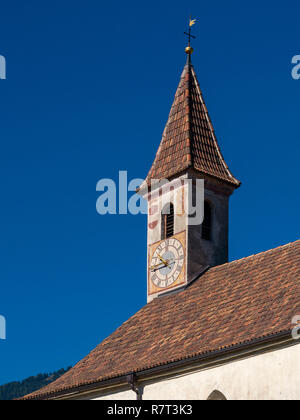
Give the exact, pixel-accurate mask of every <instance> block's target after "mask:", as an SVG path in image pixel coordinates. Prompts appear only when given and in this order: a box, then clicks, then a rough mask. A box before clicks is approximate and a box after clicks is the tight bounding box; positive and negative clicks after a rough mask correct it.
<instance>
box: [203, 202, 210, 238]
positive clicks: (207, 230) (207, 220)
mask: <svg viewBox="0 0 300 420" xmlns="http://www.w3.org/2000/svg"><path fill="white" fill-rule="evenodd" d="M211 231H212V209H211V205H210V203H209V202H208V201H205V202H204V220H203V223H202V239H205V240H207V241H210V240H211V237H212V232H211Z"/></svg>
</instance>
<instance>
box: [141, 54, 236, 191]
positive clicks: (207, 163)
mask: <svg viewBox="0 0 300 420" xmlns="http://www.w3.org/2000/svg"><path fill="white" fill-rule="evenodd" d="M188 168H194V169H196V170H197V171H199V172H201V173H202V174H206V175H210V176H213V177H215V178H218V179H221V180H223V181H226V182H228V183H230V184H232V185H234V186H235V187H238V186H239V185H240V182H239V181H238V180H237V179H236V178H234V176H233V175H232V173H231V172H230V170H229V169H228V166H227V165H226V163H225V160H224V158H223V156H222V154H221V151H220V148H219V145H218V142H217V140H216V136H215V133H214V129H213V126H212V123H211V120H210V118H209V115H208V112H207V109H206V106H205V103H204V100H203V96H202V92H201V90H200V86H199V83H198V81H197V77H196V74H195V71H194V68H193V66H192V65H191V64H190V63H189V62H188V63H187V64H186V66H185V67H184V70H183V73H182V76H181V80H180V83H179V86H178V88H177V92H176V95H175V99H174V102H173V105H172V108H171V112H170V115H169V119H168V122H167V125H166V127H165V130H164V133H163V136H162V140H161V143H160V146H159V149H158V151H157V154H156V157H155V160H154V162H153V165H152V167H151V169H150V171H149V173H148V176H147V178H146V182H147V183H150V181H151V179H156V180H160V179H163V178H166V179H169V178H171V177H172V176H174V175H177V174H179V173H181V172H183V171H185V170H186V169H188Z"/></svg>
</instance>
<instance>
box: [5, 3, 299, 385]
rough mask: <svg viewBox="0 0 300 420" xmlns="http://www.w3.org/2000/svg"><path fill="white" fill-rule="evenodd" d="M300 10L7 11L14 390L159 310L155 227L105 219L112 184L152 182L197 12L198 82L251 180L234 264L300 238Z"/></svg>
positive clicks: (30, 6) (229, 153)
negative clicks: (124, 173) (152, 307)
mask: <svg viewBox="0 0 300 420" xmlns="http://www.w3.org/2000/svg"><path fill="white" fill-rule="evenodd" d="M299 13H300V5H299V2H296V1H290V0H288V1H286V2H274V1H272V2H271V1H264V2H263V4H262V2H261V1H257V0H254V1H252V2H240V1H237V0H234V1H228V2H224V1H220V0H219V1H210V2H207V1H206V2H204V1H203V2H199V1H185V2H183V1H177V0H172V1H169V0H165V1H163V2H157V1H152V2H140V1H131V0H129V1H127V2H121V1H113V2H99V1H91V0H86V1H85V2H79V1H76V0H73V1H69V0H64V1H63V2H61V1H55V0H52V1H51V2H50V1H43V2H40V1H36V0H34V1H27V2H21V1H11V2H6V3H5V4H3V5H2V6H1V25H0V54H1V55H4V56H5V57H6V60H7V80H0V121H1V153H0V180H1V181H0V182H1V210H0V211H1V218H0V228H1V235H0V253H1V264H0V282H1V293H0V314H1V315H4V316H5V317H6V319H7V340H6V341H0V355H1V357H0V372H1V373H0V383H5V382H8V381H11V380H19V379H23V378H25V377H27V376H30V375H33V374H36V373H38V372H46V371H52V370H55V369H59V368H61V367H66V366H68V365H71V364H74V363H75V362H76V361H78V360H80V359H81V358H82V357H84V356H85V355H86V354H87V353H88V352H89V351H90V350H92V349H93V348H94V347H95V346H96V345H97V344H98V343H99V342H100V341H102V339H104V338H105V337H106V336H108V335H109V334H110V333H111V332H112V331H114V330H115V329H116V328H117V327H118V326H119V325H120V324H121V323H122V322H124V321H125V320H126V319H128V317H129V316H131V315H132V314H134V313H135V312H136V311H137V310H138V309H139V308H140V307H142V306H143V305H144V304H145V302H146V219H145V216H130V215H127V216H125V215H122V216H99V215H98V214H97V213H96V209H95V203H96V199H97V197H98V195H97V193H96V183H97V181H98V180H99V179H101V178H113V179H115V180H117V179H118V172H119V170H128V173H129V177H130V178H136V177H139V178H143V177H144V176H145V175H146V173H147V171H148V169H149V167H150V165H151V163H152V161H153V158H154V155H155V152H156V150H157V147H158V145H159V142H160V138H161V134H162V130H163V128H164V124H165V122H166V120H167V116H168V113H169V109H170V106H171V103H172V99H173V96H174V93H175V90H176V87H177V84H178V81H179V77H180V74H181V72H182V68H183V65H184V63H185V54H184V47H185V44H186V42H185V39H184V36H183V32H184V30H185V29H186V22H187V17H188V16H189V15H190V14H192V15H193V16H194V17H197V18H199V22H198V24H197V26H195V34H196V35H197V40H196V41H195V42H194V47H195V53H194V56H193V63H194V66H195V69H196V72H197V75H198V79H199V82H200V85H201V88H202V91H203V94H204V97H205V100H206V103H207V106H208V109H209V112H210V116H211V118H212V121H213V124H214V127H215V130H216V133H217V137H218V140H219V143H220V145H221V148H222V152H223V154H224V156H225V159H226V161H227V163H228V164H229V166H230V168H231V170H232V171H233V173H234V174H235V175H236V176H237V177H238V178H239V179H240V180H241V181H242V182H243V185H242V187H241V188H240V189H239V190H238V191H237V192H236V193H235V194H234V196H233V197H232V200H231V211H230V259H232V260H233V259H238V258H241V257H244V256H247V255H250V254H253V253H257V252H260V251H264V250H267V249H270V248H273V247H276V246H278V245H282V244H284V243H287V242H290V241H294V240H297V239H298V238H299V217H298V215H299V206H300V198H299V193H298V191H299V186H298V178H299V174H298V173H299V153H300V132H299V105H300V104H299V98H300V80H298V81H296V80H293V79H292V77H291V70H292V64H291V60H292V57H293V56H295V55H297V54H298V55H299V54H300V46H299V31H300V27H299ZM250 287H251V285H250ZM220 315H221V314H220Z"/></svg>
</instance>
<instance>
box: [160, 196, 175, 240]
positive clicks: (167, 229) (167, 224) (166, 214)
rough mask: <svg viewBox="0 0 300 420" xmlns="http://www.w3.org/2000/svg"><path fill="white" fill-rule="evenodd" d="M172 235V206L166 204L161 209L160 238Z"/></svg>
mask: <svg viewBox="0 0 300 420" xmlns="http://www.w3.org/2000/svg"><path fill="white" fill-rule="evenodd" d="M173 235H174V206H173V204H172V203H170V204H167V205H166V206H165V207H164V209H163V211H162V239H166V238H170V236H173Z"/></svg>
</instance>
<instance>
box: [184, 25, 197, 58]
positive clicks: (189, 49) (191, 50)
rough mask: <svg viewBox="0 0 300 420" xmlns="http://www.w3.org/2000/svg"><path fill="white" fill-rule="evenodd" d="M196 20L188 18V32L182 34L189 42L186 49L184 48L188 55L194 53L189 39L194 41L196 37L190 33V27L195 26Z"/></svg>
mask: <svg viewBox="0 0 300 420" xmlns="http://www.w3.org/2000/svg"><path fill="white" fill-rule="evenodd" d="M196 20H197V19H192V18H191V17H190V21H189V31H188V32H185V33H184V34H185V35H187V37H188V40H189V45H188V47H186V49H185V52H186V53H187V54H189V55H191V54H192V53H193V51H194V49H193V48H192V47H191V38H193V39H196V37H195V36H194V35H192V34H191V31H192V26H194V25H195V23H196Z"/></svg>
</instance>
